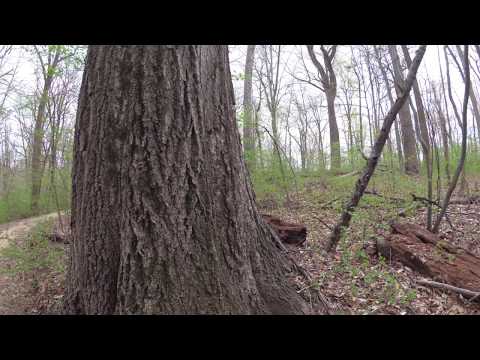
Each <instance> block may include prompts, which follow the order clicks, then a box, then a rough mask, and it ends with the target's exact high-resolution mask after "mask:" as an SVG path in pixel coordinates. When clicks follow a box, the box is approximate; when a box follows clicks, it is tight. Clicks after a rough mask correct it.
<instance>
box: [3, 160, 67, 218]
mask: <svg viewBox="0 0 480 360" xmlns="http://www.w3.org/2000/svg"><path fill="white" fill-rule="evenodd" d="M70 194H71V180H70V173H69V172H68V171H60V170H59V172H58V174H57V176H56V181H55V186H52V184H51V182H50V178H49V176H45V177H44V179H43V182H42V192H41V193H40V203H39V211H38V213H36V214H34V213H33V212H32V210H31V184H30V182H29V180H28V176H26V175H25V174H18V175H16V176H14V177H11V178H10V179H9V181H8V188H7V190H4V191H3V192H2V194H0V224H2V223H6V222H10V221H14V220H18V219H24V218H28V217H32V216H36V215H42V214H48V213H51V212H53V211H56V210H57V200H58V207H59V208H60V210H65V209H69V208H70Z"/></svg>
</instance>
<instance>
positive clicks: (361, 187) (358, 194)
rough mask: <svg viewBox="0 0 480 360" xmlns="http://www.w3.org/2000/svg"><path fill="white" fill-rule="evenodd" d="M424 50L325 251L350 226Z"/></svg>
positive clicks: (335, 244)
mask: <svg viewBox="0 0 480 360" xmlns="http://www.w3.org/2000/svg"><path fill="white" fill-rule="evenodd" d="M425 50H426V45H421V46H420V47H419V48H418V50H417V52H416V54H415V58H414V59H413V61H412V64H411V66H410V68H409V69H408V74H407V78H406V81H405V83H404V87H403V89H402V91H401V93H400V94H399V96H398V97H397V100H396V101H395V103H393V104H392V107H391V108H390V110H389V111H388V113H387V115H386V116H385V119H384V121H383V125H382V128H381V130H380V133H379V135H378V137H377V139H376V140H375V144H374V145H373V149H372V151H371V153H370V157H369V158H368V161H367V165H366V166H365V168H364V169H363V171H362V175H361V176H360V177H359V178H358V180H357V182H356V184H355V190H354V192H353V194H352V197H351V198H350V200H349V201H348V202H347V204H345V207H344V210H343V212H342V215H341V216H340V219H339V221H338V222H337V224H336V225H335V228H334V230H333V231H332V233H331V235H330V238H329V240H328V244H327V251H332V250H334V249H335V248H336V247H337V244H338V241H339V240H340V235H341V234H342V231H343V230H345V229H347V228H348V227H349V225H350V220H351V219H352V213H353V212H354V211H355V208H356V207H357V206H358V203H359V201H360V199H361V198H362V196H363V193H364V192H365V190H366V189H367V186H368V183H369V181H370V178H371V177H372V175H373V173H374V172H375V168H376V167H377V164H378V161H379V159H380V156H381V154H382V151H383V148H384V146H385V143H386V141H387V139H388V136H389V133H390V129H391V127H392V124H393V122H394V121H395V118H396V117H397V114H398V112H399V111H400V109H401V108H402V107H403V105H404V104H405V102H406V101H407V99H408V96H409V93H410V90H411V88H412V85H413V82H414V80H415V77H416V74H417V70H418V68H419V66H420V63H421V62H422V58H423V55H424V54H425Z"/></svg>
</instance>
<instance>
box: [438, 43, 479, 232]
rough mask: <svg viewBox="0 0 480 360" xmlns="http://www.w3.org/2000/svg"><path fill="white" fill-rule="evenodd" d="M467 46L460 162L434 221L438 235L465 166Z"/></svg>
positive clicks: (468, 77)
mask: <svg viewBox="0 0 480 360" xmlns="http://www.w3.org/2000/svg"><path fill="white" fill-rule="evenodd" d="M468 60H469V59H468V45H465V52H464V59H463V65H464V71H465V78H464V80H465V94H464V98H463V111H462V152H461V155H460V161H459V162H458V166H457V169H456V171H455V174H454V175H453V178H452V182H451V183H450V185H449V187H448V190H447V193H446V194H445V199H444V200H443V202H442V206H441V207H442V208H441V210H440V214H439V215H438V217H437V220H436V221H435V225H434V226H433V232H434V233H438V230H439V229H440V224H441V222H442V219H443V217H444V216H445V213H446V212H447V208H448V204H449V203H450V197H451V196H452V193H453V191H454V190H455V187H456V186H457V182H458V178H459V177H460V173H461V172H462V169H463V166H464V164H465V158H466V156H467V110H468V98H469V95H470V94H469V93H470V91H471V88H470V85H471V83H470V65H469V61H468Z"/></svg>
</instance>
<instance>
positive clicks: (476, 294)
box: [416, 280, 480, 301]
mask: <svg viewBox="0 0 480 360" xmlns="http://www.w3.org/2000/svg"><path fill="white" fill-rule="evenodd" d="M416 283H417V284H419V285H427V286H431V287H434V288H438V289H446V290H450V291H453V292H456V293H458V294H462V295H463V296H467V297H469V298H470V301H475V300H476V299H478V298H479V297H480V292H479V291H471V290H468V289H463V288H459V287H456V286H453V285H448V284H444V283H441V282H437V281H431V280H417V281H416Z"/></svg>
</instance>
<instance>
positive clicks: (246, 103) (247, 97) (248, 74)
mask: <svg viewBox="0 0 480 360" xmlns="http://www.w3.org/2000/svg"><path fill="white" fill-rule="evenodd" d="M254 57H255V45H248V47H247V58H246V61H245V81H244V85H243V114H244V122H243V149H244V154H245V160H246V162H247V167H248V168H249V169H250V170H251V169H252V168H253V167H254V166H255V136H254V133H255V127H254V124H253V116H252V114H253V105H252V80H253V79H252V78H253V63H254Z"/></svg>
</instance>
